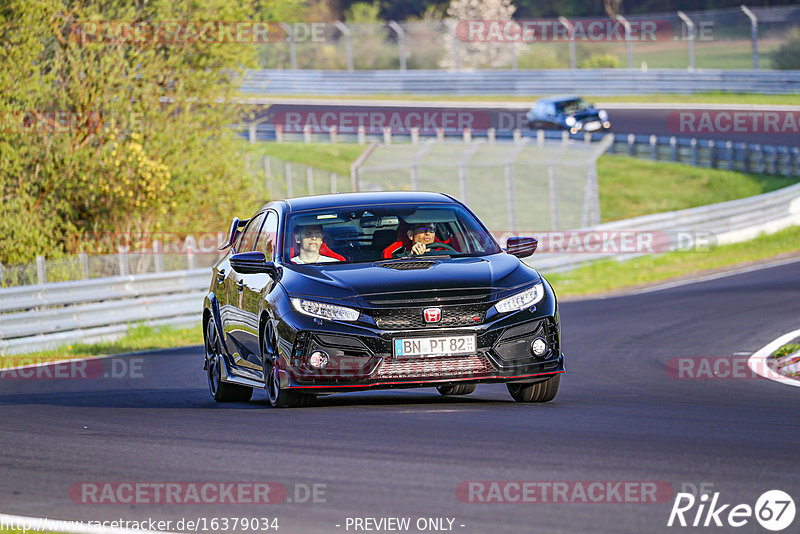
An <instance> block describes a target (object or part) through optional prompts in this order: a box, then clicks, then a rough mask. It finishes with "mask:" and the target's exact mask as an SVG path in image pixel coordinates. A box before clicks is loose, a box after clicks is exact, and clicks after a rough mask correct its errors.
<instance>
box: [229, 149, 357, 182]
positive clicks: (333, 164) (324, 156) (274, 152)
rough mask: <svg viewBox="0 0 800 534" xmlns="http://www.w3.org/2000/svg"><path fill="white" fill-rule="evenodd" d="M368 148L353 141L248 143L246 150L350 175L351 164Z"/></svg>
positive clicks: (257, 155) (255, 154) (258, 154)
mask: <svg viewBox="0 0 800 534" xmlns="http://www.w3.org/2000/svg"><path fill="white" fill-rule="evenodd" d="M366 148H367V147H366V146H363V145H357V144H353V143H338V144H330V143H309V144H306V143H256V144H253V145H248V146H247V148H246V149H245V150H246V152H247V153H249V154H252V155H253V156H256V157H263V156H271V157H275V158H278V159H282V160H284V161H289V162H291V163H302V164H303V165H310V166H312V167H316V168H317V169H321V170H324V171H328V172H335V173H336V174H339V175H342V176H350V164H351V163H353V161H355V160H356V158H358V156H360V155H361V153H362V152H363V151H364V150H366Z"/></svg>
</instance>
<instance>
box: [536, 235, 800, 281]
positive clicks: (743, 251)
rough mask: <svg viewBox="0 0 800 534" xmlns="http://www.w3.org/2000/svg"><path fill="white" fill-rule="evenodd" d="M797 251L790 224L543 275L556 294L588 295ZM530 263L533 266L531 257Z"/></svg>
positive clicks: (799, 240)
mask: <svg viewBox="0 0 800 534" xmlns="http://www.w3.org/2000/svg"><path fill="white" fill-rule="evenodd" d="M798 253H800V226H792V227H791V228H787V229H785V230H782V231H780V232H777V233H775V234H771V235H762V236H760V237H757V238H755V239H752V240H750V241H744V242H742V243H735V244H731V245H721V246H717V247H713V248H710V249H709V250H708V251H705V252H702V251H695V252H678V251H676V252H667V253H663V254H654V255H650V256H640V257H637V258H632V259H630V260H628V261H625V262H616V261H614V260H601V261H598V262H595V263H592V264H587V265H584V266H583V267H579V268H578V269H574V270H572V271H569V272H566V273H553V274H550V275H547V279H548V280H549V281H550V283H551V284H553V287H554V288H555V290H556V293H557V294H558V296H559V297H563V296H591V295H600V294H603V293H609V292H613V291H615V290H621V289H623V288H631V287H636V286H646V285H649V284H653V283H656V282H664V281H667V280H670V279H676V278H681V277H686V276H689V275H695V274H703V273H708V272H713V271H716V270H719V269H723V268H726V267H732V266H735V265H739V264H745V263H753V262H759V261H764V260H768V259H770V258H774V257H776V256H780V255H792V254H798ZM531 264H532V265H533V266H534V267H535V266H536V262H535V260H534V261H533V262H531Z"/></svg>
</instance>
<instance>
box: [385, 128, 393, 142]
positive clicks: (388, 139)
mask: <svg viewBox="0 0 800 534" xmlns="http://www.w3.org/2000/svg"><path fill="white" fill-rule="evenodd" d="M383 144H384V145H391V144H392V129H391V128H389V127H388V126H384V127H383Z"/></svg>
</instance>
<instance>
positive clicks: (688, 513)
mask: <svg viewBox="0 0 800 534" xmlns="http://www.w3.org/2000/svg"><path fill="white" fill-rule="evenodd" d="M709 501H710V502H709ZM794 516H795V505H794V500H793V499H792V497H791V496H790V495H789V494H788V493H786V492H785V491H781V490H770V491H767V492H764V493H763V494H762V495H761V496H760V497H759V498H758V499H757V500H756V503H755V506H750V505H749V504H744V503H743V504H736V505H732V504H727V503H723V502H722V501H721V500H720V494H719V492H714V494H713V495H711V496H709V495H708V494H707V493H705V494H703V495H701V496H700V497H699V498H697V497H695V496H694V495H693V494H691V493H678V494H677V495H676V496H675V503H674V504H673V505H672V511H671V512H670V514H669V520H668V521H667V526H668V527H671V526H673V525H674V526H681V527H687V526H690V527H729V528H731V527H732V528H739V527H742V526H744V525H747V524H748V523H750V521H751V520H752V519H753V518H754V517H755V520H756V521H758V523H759V524H760V525H761V526H762V527H763V528H765V529H767V530H771V531H773V532H778V531H781V530H784V529H786V528H787V527H789V526H790V525H791V524H792V522H793V521H794Z"/></svg>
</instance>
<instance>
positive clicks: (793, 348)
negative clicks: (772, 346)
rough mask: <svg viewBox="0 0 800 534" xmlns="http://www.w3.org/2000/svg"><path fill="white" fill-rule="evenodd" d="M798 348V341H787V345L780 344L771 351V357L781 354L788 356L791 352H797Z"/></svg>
mask: <svg viewBox="0 0 800 534" xmlns="http://www.w3.org/2000/svg"><path fill="white" fill-rule="evenodd" d="M799 350H800V343H789V344H787V345H784V346H782V347H781V348H779V349H778V350H776V351H775V352H773V353H772V357H773V358H780V357H782V356H788V355H789V354H792V353H793V352H797V351H799Z"/></svg>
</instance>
